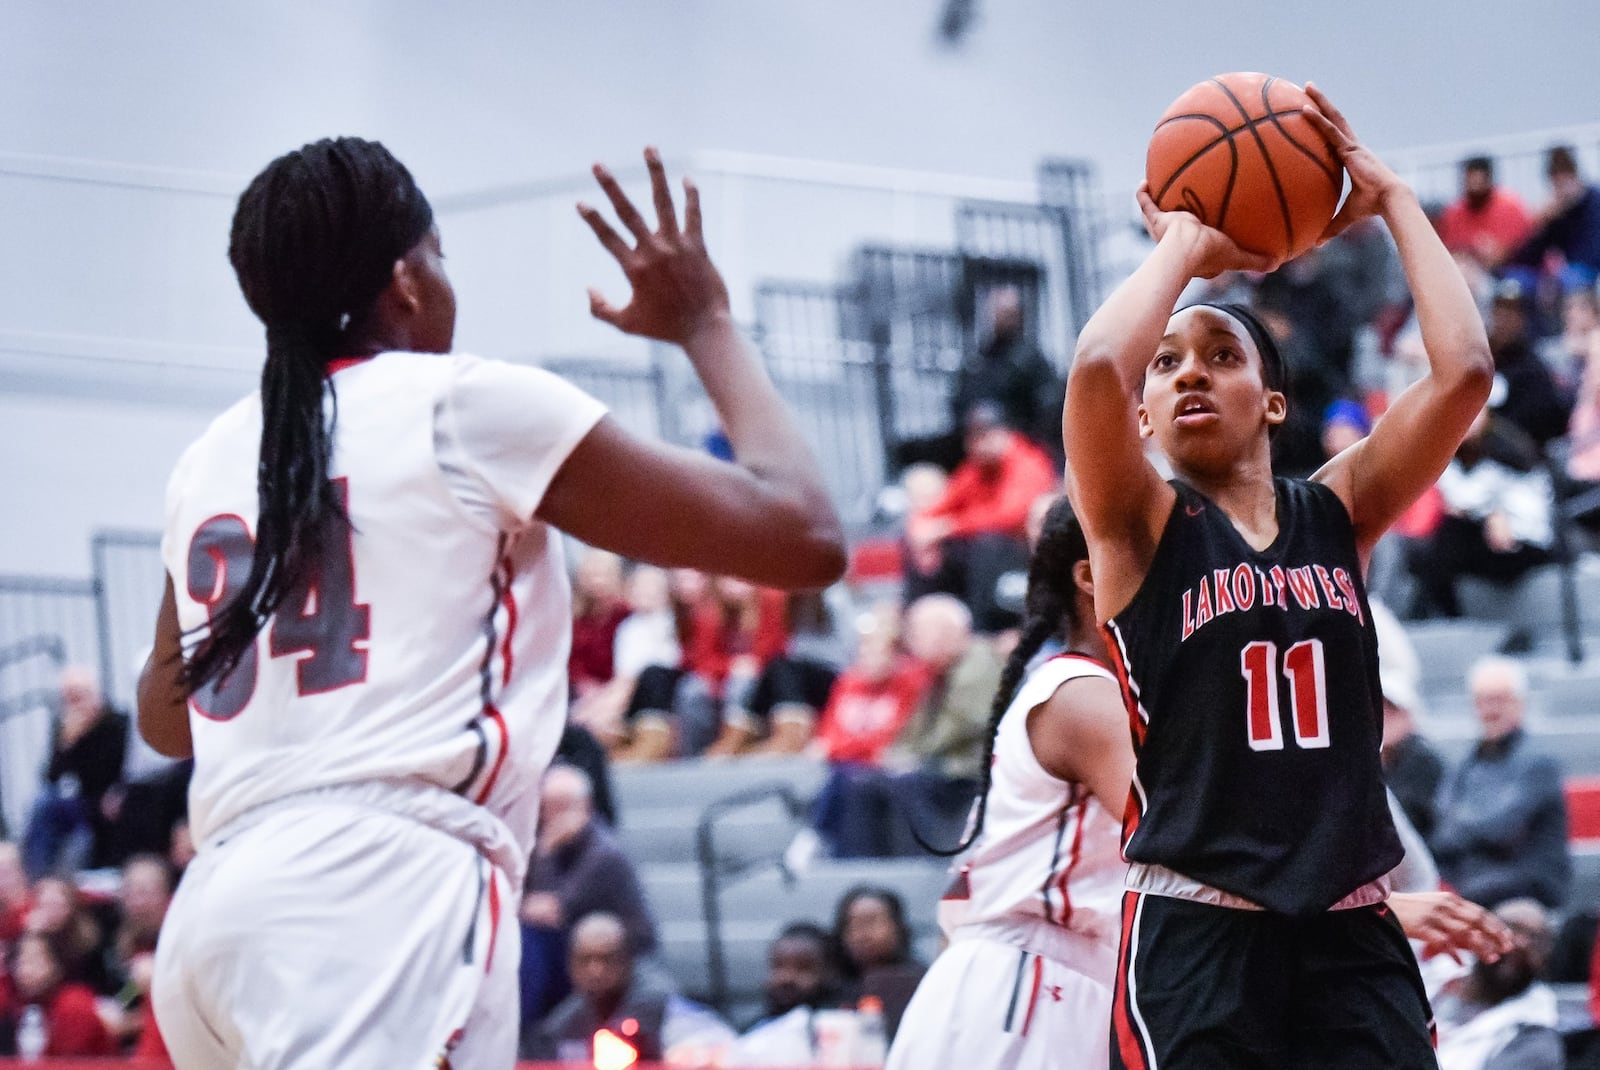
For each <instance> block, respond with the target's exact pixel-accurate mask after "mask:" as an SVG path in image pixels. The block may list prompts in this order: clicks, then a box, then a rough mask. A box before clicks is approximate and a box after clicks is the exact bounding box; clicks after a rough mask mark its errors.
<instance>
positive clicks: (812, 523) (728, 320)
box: [538, 150, 845, 588]
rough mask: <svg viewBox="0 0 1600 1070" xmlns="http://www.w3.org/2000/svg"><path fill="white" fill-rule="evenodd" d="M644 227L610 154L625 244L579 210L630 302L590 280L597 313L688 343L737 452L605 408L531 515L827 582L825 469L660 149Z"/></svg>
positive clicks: (833, 557) (832, 522)
mask: <svg viewBox="0 0 1600 1070" xmlns="http://www.w3.org/2000/svg"><path fill="white" fill-rule="evenodd" d="M645 161H646V163H647V164H648V165H649V170H650V183H651V188H652V190H653V193H654V199H655V209H656V216H657V226H656V229H654V230H651V229H650V226H649V224H648V223H646V222H645V220H644V218H643V216H641V215H640V213H639V211H638V209H636V208H635V207H634V206H633V204H632V202H631V201H629V200H628V197H627V196H626V194H624V193H623V192H622V189H621V187H619V186H618V185H617V182H616V179H614V178H613V177H612V176H611V174H610V173H609V172H608V171H606V170H605V169H604V168H601V167H596V168H595V177H596V178H597V179H598V180H599V182H600V186H601V188H602V189H603V190H604V191H605V193H606V196H607V197H609V198H610V200H611V204H612V207H613V208H614V209H615V211H616V213H617V218H618V219H620V220H621V221H622V224H623V226H624V227H625V228H626V229H627V230H628V231H629V232H630V233H631V234H632V236H633V239H634V243H633V244H630V243H629V242H628V241H627V240H625V239H624V238H623V237H622V236H620V235H619V234H618V233H617V232H616V231H615V230H614V229H613V228H612V227H611V225H610V224H609V223H607V222H606V221H605V219H603V218H602V217H601V216H600V214H599V213H598V212H597V211H595V209H593V208H591V207H589V206H588V205H579V207H578V211H579V214H581V215H582V216H583V218H584V220H585V222H587V223H588V224H589V226H590V228H591V229H592V230H593V231H594V233H595V236H596V237H597V238H599V240H600V244H601V245H603V246H605V248H606V249H607V251H609V252H610V253H611V254H612V255H613V256H615V257H616V258H617V263H618V264H619V265H621V267H622V271H623V274H624V275H626V276H627V278H628V281H629V283H630V284H632V286H633V295H632V298H631V299H630V300H629V302H628V304H627V305H626V306H625V307H622V308H617V307H615V306H613V305H611V304H610V303H608V302H607V301H606V299H605V298H604V297H602V296H601V295H600V294H599V293H598V292H596V291H594V290H591V291H590V292H589V307H590V311H591V312H592V313H593V314H594V316H595V318H596V319H600V320H603V321H605V322H606V323H609V324H611V325H612V326H614V327H616V328H617V329H618V330H621V331H624V332H626V333H628V334H636V335H642V336H644V337H646V338H654V339H657V340H659V341H663V342H671V343H674V344H676V345H679V346H682V347H683V350H684V352H685V353H686V354H687V355H688V357H689V361H690V363H691V364H693V365H694V368H695V371H696V372H697V373H698V374H699V376H700V381H701V383H702V384H704V386H705V388H706V393H707V394H708V395H709V396H710V398H711V402H712V404H713V405H714V406H715V407H716V410H717V415H718V416H719V417H720V418H721V420H722V426H723V428H724V429H725V430H726V432H727V435H728V439H729V441H730V442H731V443H732V444H733V451H734V455H735V457H736V458H737V463H734V464H728V463H725V462H722V461H718V460H715V459H713V458H711V457H708V456H705V455H704V454H700V453H696V452H693V451H690V450H684V449H679V448H676V447H672V446H666V445H662V444H659V443H654V442H647V441H645V440H643V439H640V438H638V437H636V436H634V435H633V434H632V433H630V432H629V431H627V430H626V429H625V428H623V427H622V426H621V425H620V424H618V423H617V422H616V421H615V420H612V419H610V418H609V417H608V418H605V419H602V420H601V421H600V423H599V424H598V425H597V426H596V427H595V428H594V430H593V431H591V432H590V433H589V435H588V436H587V437H585V438H584V439H583V441H582V442H580V443H579V444H578V446H577V448H576V449H574V450H573V451H572V454H571V455H570V456H569V457H568V459H567V461H566V463H565V464H564V465H563V466H562V468H561V470H560V471H559V472H558V473H557V474H556V477H555V479H554V481H552V483H551V484H550V488H549V490H548V491H547V492H546V494H545V498H544V501H543V503H542V504H541V505H540V507H539V513H538V515H539V518H540V519H541V520H544V521H547V522H548V523H551V524H553V525H555V526H556V527H558V528H561V529H562V530H563V531H566V532H569V533H571V534H572V535H575V536H577V537H578V538H579V539H582V540H583V541H584V542H586V543H589V544H590V545H592V546H599V547H603V548H605V549H607V550H612V551H615V552H617V553H620V554H622V555H624V556H626V557H631V558H635V559H637V560H641V561H648V562H650V563H651V564H655V565H661V566H664V567H678V566H687V567H693V568H699V569H704V570H706V571H709V572H718V573H724V574H728V575H734V576H739V577H741V578H743V579H747V580H751V581H753V582H756V583H761V584H765V585H767V586H771V587H780V588H806V587H824V586H827V585H828V584H830V583H832V582H833V581H834V580H836V579H838V578H839V576H840V575H841V574H842V573H843V571H844V566H845V551H844V535H843V529H842V527H841V525H840V523H839V518H838V516H837V515H836V514H835V512H834V509H833V505H832V503H831V502H830V501H829V499H828V495H827V490H826V487H825V486H824V484H823V481H822V474H821V472H820V470H819V469H818V467H817V464H816V461H815V460H814V458H813V457H812V455H811V450H810V448H809V447H808V446H807V445H806V442H805V440H804V438H803V437H802V436H801V435H800V432H799V429H798V427H797V426H796V425H795V421H794V418H793V416H792V415H791V414H790V412H789V409H788V407H787V406H786V405H785V404H784V403H783V399H782V398H781V397H780V396H779V394H778V391H777V389H776V388H775V387H774V386H773V383H772V380H771V379H770V378H769V377H768V376H767V373H766V369H765V368H763V367H762V365H761V363H760V362H759V361H758V360H757V359H756V357H755V356H754V354H753V353H752V352H751V351H750V349H749V347H748V346H747V345H746V344H745V342H744V339H743V338H741V337H740V335H739V332H738V330H737V329H736V328H735V326H734V323H733V318H732V315H731V313H730V311H729V307H728V291H727V288H726V287H725V286H724V285H723V282H722V277H721V276H720V275H719V274H718V273H717V269H716V267H715V266H714V265H713V264H712V262H711V258H710V256H709V255H708V254H707V252H706V247H705V239H704V235H703V233H702V228H701V213H700V195H699V192H698V191H697V190H696V188H695V187H694V185H693V184H692V183H690V182H688V181H685V183H684V192H685V210H684V220H683V226H682V228H681V229H680V227H679V225H678V220H677V211H676V208H675V207H674V205H673V202H672V193H671V190H670V188H669V187H668V185H667V179H666V174H665V172H664V170H663V168H662V166H661V160H660V157H659V156H657V155H656V153H655V151H654V150H649V151H647V152H646V153H645Z"/></svg>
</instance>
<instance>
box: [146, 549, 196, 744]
mask: <svg viewBox="0 0 1600 1070" xmlns="http://www.w3.org/2000/svg"><path fill="white" fill-rule="evenodd" d="M182 670H183V632H182V629H180V628H179V627H178V604H177V602H176V601H175V600H174V598H173V594H172V577H171V576H168V577H167V589H166V592H165V593H164V594H163V595H162V596H161V609H160V610H159V611H158V612H157V613H156V642H155V646H154V647H153V648H151V650H150V656H149V657H148V658H147V659H145V663H144V671H143V672H141V673H140V674H139V734H140V735H141V736H143V737H144V741H145V742H146V743H148V744H150V746H152V747H154V748H155V749H156V750H157V751H158V752H159V753H161V754H165V755H166V756H167V757H168V758H192V757H194V740H193V739H191V738H190V735H189V696H188V693H187V692H186V691H185V690H184V687H183V681H182V678H181V673H182Z"/></svg>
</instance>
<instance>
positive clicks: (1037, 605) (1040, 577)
mask: <svg viewBox="0 0 1600 1070" xmlns="http://www.w3.org/2000/svg"><path fill="white" fill-rule="evenodd" d="M1088 556H1089V544H1088V542H1087V541H1086V540H1085V539H1084V535H1083V526H1082V525H1081V524H1079V523H1078V518H1077V516H1075V515H1074V514H1073V512H1072V503H1071V502H1069V501H1068V500H1067V499H1066V497H1065V496H1063V497H1061V498H1059V499H1057V500H1056V502H1055V504H1054V505H1052V506H1050V510H1049V512H1047V513H1045V517H1044V527H1043V528H1042V529H1041V531H1040V533H1039V544H1038V545H1037V546H1036V547H1034V551H1033V557H1032V559H1031V560H1030V561H1029V562H1028V593H1027V596H1026V598H1025V600H1024V602H1023V615H1022V635H1021V637H1020V638H1018V640H1017V645H1016V647H1015V648H1013V649H1012V651H1011V656H1010V657H1009V658H1007V659H1006V664H1005V668H1004V669H1003V670H1002V671H1001V673H1000V686H999V687H998V688H996V689H995V693H994V702H993V703H991V704H990V706H989V734H988V737H987V739H986V740H985V742H984V746H983V765H982V766H981V767H980V769H981V771H980V773H979V774H978V775H979V777H980V781H979V785H978V795H977V802H978V807H977V811H976V813H974V814H973V817H972V824H971V827H970V828H968V829H967V833H966V835H965V836H963V837H962V839H961V842H960V843H957V844H956V845H955V846H954V847H950V848H936V847H932V846H930V845H928V844H927V843H925V842H923V843H922V846H923V847H924V848H925V849H927V850H929V851H931V852H932V853H933V854H936V855H942V856H944V857H946V858H948V857H950V856H952V855H958V854H960V853H961V852H962V851H965V850H966V849H967V848H968V847H971V846H972V845H973V844H974V843H975V842H977V839H978V834H979V833H981V832H982V831H983V819H984V817H985V816H986V815H987V814H988V812H989V786H990V783H991V782H992V780H993V777H994V741H995V736H996V735H997V734H998V733H999V731H1000V721H1001V719H1002V718H1003V717H1005V715H1006V710H1008V709H1010V708H1011V702H1012V700H1013V699H1014V698H1016V694H1017V688H1018V687H1019V686H1020V685H1021V684H1022V676H1023V673H1025V672H1026V671H1027V668H1028V663H1029V662H1030V661H1032V660H1033V656H1034V655H1035V654H1037V653H1039V650H1040V648H1041V647H1043V646H1044V644H1045V643H1046V642H1048V641H1049V640H1050V639H1052V638H1065V637H1066V634H1067V631H1068V630H1069V629H1070V628H1072V627H1075V626H1076V625H1077V623H1078V608H1077V606H1078V604H1077V600H1076V590H1077V586H1076V582H1075V581H1074V580H1073V577H1072V569H1073V566H1075V565H1076V564H1077V563H1078V562H1079V561H1082V560H1084V559H1085V558H1087V557H1088ZM917 840H918V841H919V842H922V838H921V837H920V836H918V837H917Z"/></svg>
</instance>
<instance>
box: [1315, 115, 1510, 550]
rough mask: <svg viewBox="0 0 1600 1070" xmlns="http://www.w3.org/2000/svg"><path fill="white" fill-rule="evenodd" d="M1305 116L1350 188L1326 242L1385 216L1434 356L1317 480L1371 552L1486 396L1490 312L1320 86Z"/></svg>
mask: <svg viewBox="0 0 1600 1070" xmlns="http://www.w3.org/2000/svg"><path fill="white" fill-rule="evenodd" d="M1306 93H1307V94H1308V95H1309V96H1310V97H1311V99H1312V101H1313V102H1314V103H1315V104H1316V107H1315V108H1307V109H1306V111H1305V114H1306V117H1307V118H1308V119H1310V120H1311V121H1312V122H1313V123H1315V124H1316V125H1317V127H1318V128H1319V129H1320V130H1321V131H1322V134H1323V136H1324V137H1325V138H1327V139H1328V144H1329V145H1331V146H1333V149H1334V151H1335V152H1337V153H1338V154H1339V159H1340V161H1341V162H1342V163H1343V164H1344V167H1345V172H1346V173H1347V174H1349V176H1350V184H1351V191H1350V196H1349V197H1347V198H1346V199H1345V203H1344V207H1343V208H1341V209H1340V210H1339V214H1338V216H1337V217H1335V218H1334V220H1333V222H1332V223H1331V224H1329V226H1328V230H1327V233H1325V234H1324V235H1323V238H1324V240H1326V239H1328V238H1331V237H1333V236H1334V235H1336V234H1339V233H1341V232H1342V231H1343V230H1344V229H1345V228H1347V227H1349V226H1351V225H1352V224H1354V223H1356V222H1359V221H1360V220H1362V219H1365V218H1368V217H1370V216H1375V215H1376V216H1381V217H1382V218H1383V221H1384V222H1385V223H1386V224H1387V225H1388V227H1389V232H1390V233H1391V234H1393V235H1394V240H1395V245H1397V246H1398V247H1399V249H1400V262H1401V265H1402V266H1403V267H1404V268H1405V273H1406V282H1407V283H1408V284H1409V285H1410V288H1411V294H1412V297H1413V299H1414V300H1415V302H1416V306H1417V325H1418V327H1420V328H1421V331H1422V343H1423V346H1424V348H1425V349H1426V350H1427V354H1428V374H1427V376H1425V377H1424V378H1423V379H1421V380H1419V381H1418V382H1416V383H1413V384H1412V385H1411V386H1410V387H1408V388H1407V389H1406V390H1405V392H1404V393H1402V394H1401V395H1400V396H1399V397H1398V398H1396V399H1395V402H1394V404H1393V405H1392V406H1391V407H1390V408H1389V411H1388V412H1387V413H1385V414H1384V416H1383V418H1382V419H1380V420H1379V421H1378V423H1377V425H1376V426H1375V427H1373V429H1372V434H1370V435H1368V436H1367V437H1366V438H1365V439H1362V440H1361V441H1360V442H1358V443H1356V444H1355V445H1354V446H1351V447H1350V448H1349V449H1347V450H1345V451H1344V452H1343V453H1341V454H1339V456H1337V457H1335V458H1333V460H1331V461H1329V462H1328V463H1327V464H1325V465H1323V466H1322V469H1321V470H1320V471H1318V472H1317V474H1316V475H1315V476H1313V477H1312V478H1314V479H1316V480H1317V481H1318V482H1320V483H1325V484H1327V485H1328V486H1329V487H1331V488H1333V490H1334V491H1335V492H1336V493H1337V494H1338V495H1339V498H1340V499H1341V500H1342V501H1343V502H1344V504H1345V508H1347V509H1348V510H1349V511H1350V519H1351V520H1352V521H1353V522H1354V524H1355V529H1356V549H1357V550H1358V551H1359V552H1360V554H1361V556H1362V558H1363V559H1365V558H1366V557H1367V556H1368V555H1369V554H1370V553H1371V552H1372V547H1373V546H1374V545H1376V544H1377V541H1378V539H1379V538H1380V537H1381V536H1382V535H1383V533H1384V532H1386V531H1388V530H1389V527H1390V526H1391V525H1392V524H1394V522H1395V521H1396V520H1398V519H1399V518H1400V514H1402V513H1404V512H1405V511H1406V510H1407V509H1408V508H1410V506H1411V503H1412V502H1414V501H1416V500H1417V498H1418V497H1420V496H1421V495H1422V493H1423V492H1424V491H1426V490H1427V489H1428V488H1429V487H1431V486H1432V485H1433V484H1434V483H1435V482H1437V481H1438V479H1439V476H1440V474H1441V473H1443V472H1444V469H1445V466H1446V465H1447V464H1449V463H1450V458H1451V457H1452V456H1454V455H1455V451H1456V447H1458V446H1459V445H1460V444H1461V440H1462V439H1464V438H1466V435H1467V429H1468V428H1469V427H1471V425H1472V421H1473V418H1474V417H1476V416H1477V415H1478V412H1479V411H1480V410H1481V409H1482V408H1483V406H1484V405H1485V404H1486V403H1487V402H1488V400H1489V388H1490V386H1491V385H1492V384H1493V382H1494V359H1493V358H1492V357H1491V356H1490V354H1489V340H1488V338H1487V337H1486V336H1485V334H1484V330H1483V319H1482V317H1481V316H1480V315H1479V314H1478V306H1477V303H1476V302H1475V301H1474V300H1473V298H1472V291H1471V290H1469V289H1468V288H1467V282H1466V279H1465V278H1463V277H1462V274H1461V270H1460V269H1459V268H1458V267H1456V264H1455V261H1454V259H1452V258H1451V256H1450V253H1449V251H1448V250H1446V249H1445V247H1444V243H1443V242H1442V241H1440V240H1439V236H1438V234H1436V233H1435V232H1434V229H1433V225H1432V224H1431V223H1429V222H1428V217H1427V216H1426V215H1424V214H1423V211H1422V206H1421V204H1419V203H1418V201H1417V198H1416V194H1414V193H1412V192H1411V190H1410V189H1409V188H1408V187H1407V186H1406V185H1405V183H1403V182H1401V181H1400V179H1399V177H1398V176H1396V175H1395V173H1394V172H1393V171H1391V170H1389V168H1388V167H1386V166H1385V165H1384V164H1383V163H1382V162H1381V161H1380V160H1379V159H1378V158H1377V157H1376V156H1374V155H1373V154H1372V153H1371V151H1370V150H1368V149H1367V148H1366V147H1365V146H1363V145H1362V144H1361V143H1360V142H1359V141H1358V140H1357V139H1356V136H1355V133H1354V132H1353V131H1352V130H1351V129H1350V124H1349V122H1348V121H1347V120H1346V119H1345V117H1344V116H1343V115H1342V114H1341V113H1340V112H1339V109H1337V108H1335V107H1334V106H1333V104H1332V103H1331V102H1330V101H1329V100H1328V98H1327V97H1325V96H1324V95H1323V94H1322V93H1321V91H1320V90H1318V89H1317V88H1316V87H1315V86H1311V85H1307V86H1306Z"/></svg>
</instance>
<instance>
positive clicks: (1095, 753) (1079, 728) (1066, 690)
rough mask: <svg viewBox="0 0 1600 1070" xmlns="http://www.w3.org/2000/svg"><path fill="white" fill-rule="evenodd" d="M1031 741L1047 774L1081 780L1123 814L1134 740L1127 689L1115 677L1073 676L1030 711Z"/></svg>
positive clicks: (1114, 811)
mask: <svg viewBox="0 0 1600 1070" xmlns="http://www.w3.org/2000/svg"><path fill="white" fill-rule="evenodd" d="M1028 742H1029V743H1030V744H1032V746H1033V753H1034V756H1035V757H1036V758H1038V759H1039V764H1040V765H1042V766H1043V767H1044V770H1045V772H1047V773H1049V774H1050V775H1051V776H1053V777H1056V778H1058V779H1060V780H1066V781H1071V782H1072V783H1075V784H1082V785H1084V786H1085V787H1087V788H1088V789H1089V793H1090V794H1091V795H1093V796H1094V797H1095V798H1096V799H1099V800H1100V805H1101V806H1104V807H1105V808H1106V809H1107V810H1109V811H1110V812H1111V813H1112V814H1113V815H1115V816H1119V817H1120V816H1121V814H1122V809H1123V807H1124V806H1125V805H1126V804H1127V801H1128V788H1129V785H1130V784H1131V783H1132V782H1133V743H1132V741H1131V739H1130V738H1129V736H1128V713H1127V708H1126V707H1125V706H1124V705H1123V704H1122V692H1121V691H1120V690H1119V689H1118V688H1117V685H1116V684H1115V683H1113V682H1112V681H1110V680H1107V679H1105V678H1103V677H1099V676H1084V677H1079V678H1077V679H1075V680H1069V681H1067V682H1066V683H1064V684H1062V685H1061V686H1060V687H1058V688H1057V689H1056V692H1055V694H1053V695H1051V696H1050V698H1049V699H1048V700H1047V701H1045V702H1043V703H1041V704H1040V705H1038V706H1035V707H1034V708H1033V709H1032V710H1031V711H1030V712H1029V713H1028Z"/></svg>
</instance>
